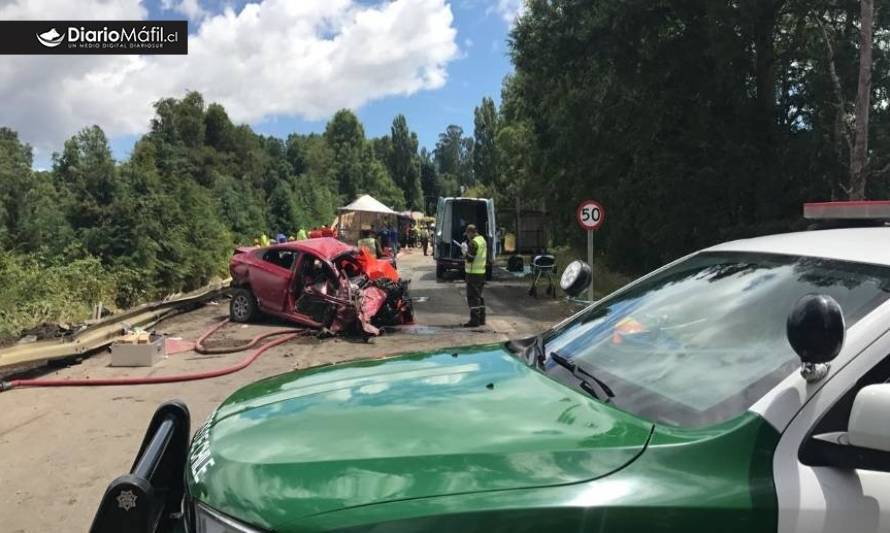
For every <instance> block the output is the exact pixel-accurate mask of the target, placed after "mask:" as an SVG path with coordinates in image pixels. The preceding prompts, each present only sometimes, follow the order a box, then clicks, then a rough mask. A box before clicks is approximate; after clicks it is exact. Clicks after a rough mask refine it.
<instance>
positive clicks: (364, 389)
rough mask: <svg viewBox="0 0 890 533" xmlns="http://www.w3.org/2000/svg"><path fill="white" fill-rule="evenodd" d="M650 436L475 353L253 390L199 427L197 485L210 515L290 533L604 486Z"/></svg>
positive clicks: (538, 377) (529, 373) (528, 372)
mask: <svg viewBox="0 0 890 533" xmlns="http://www.w3.org/2000/svg"><path fill="white" fill-rule="evenodd" d="M651 431H652V424H651V423H649V422H646V421H644V420H641V419H638V418H635V417H632V416H631V415H628V414H625V413H622V412H621V411H618V410H616V409H613V408H611V407H609V406H606V405H603V404H601V403H599V402H597V401H595V400H593V399H592V398H589V397H587V396H584V395H581V394H579V393H577V392H575V391H574V390H571V389H569V388H567V387H565V386H563V385H561V384H559V383H557V382H555V381H553V380H551V379H550V378H548V377H546V376H544V375H542V374H541V373H540V372H538V371H536V370H534V369H531V368H529V367H528V366H526V365H525V364H524V363H523V362H522V361H520V360H518V359H516V358H515V357H513V356H512V355H510V354H509V353H508V352H506V351H505V350H504V349H503V347H502V346H501V345H498V346H487V347H476V348H467V349H460V350H457V351H454V350H449V351H447V352H439V353H430V354H421V355H408V356H403V357H399V358H393V359H388V360H378V361H366V362H360V363H353V364H349V365H339V366H331V367H322V368H317V369H314V370H310V371H306V372H295V373H290V374H284V375H281V376H276V377H273V378H269V379H266V380H263V381H260V382H257V383H254V384H252V385H249V386H247V387H245V388H243V389H241V390H239V391H238V392H236V393H235V394H233V395H232V396H231V397H230V398H229V399H228V400H226V402H224V403H223V405H221V406H220V408H219V409H218V410H217V411H216V413H215V414H214V415H213V416H212V417H211V419H210V420H209V422H208V424H207V425H206V426H205V427H204V428H202V429H201V430H199V431H198V434H197V435H196V437H195V441H194V442H193V445H192V452H191V454H190V462H191V468H190V469H189V472H188V476H187V477H188V481H189V490H190V494H191V495H192V496H193V497H195V498H197V499H199V500H201V501H203V502H205V503H207V504H208V505H210V506H211V507H214V508H216V509H218V510H220V511H222V512H224V513H227V514H229V515H231V516H233V517H236V518H238V519H241V520H244V521H246V522H248V523H251V524H255V525H257V526H260V527H266V528H270V529H281V528H284V527H286V526H287V525H288V524H293V523H295V522H296V521H297V520H298V519H299V518H301V517H305V516H309V515H315V514H320V513H326V512H331V511H336V510H339V509H344V508H348V507H353V506H360V505H368V504H372V503H382V502H387V501H395V500H403V499H414V498H424V497H432V496H442V495H449V494H466V493H472V492H479V491H494V490H506V489H517V488H530V487H541V486H553V485H561V484H570V483H577V482H581V481H586V480H591V479H595V478H598V477H602V476H605V475H608V474H609V473H611V472H614V471H616V470H618V469H620V468H622V467H623V466H625V465H627V464H629V463H630V462H631V461H633V460H634V459H635V458H636V457H637V456H638V455H639V454H640V453H641V452H642V451H643V449H645V446H646V443H647V441H648V439H649V437H650V434H651Z"/></svg>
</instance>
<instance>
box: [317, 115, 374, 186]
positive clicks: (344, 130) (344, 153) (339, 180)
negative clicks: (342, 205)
mask: <svg viewBox="0 0 890 533" xmlns="http://www.w3.org/2000/svg"><path fill="white" fill-rule="evenodd" d="M324 139H325V142H326V144H327V147H328V149H329V150H330V151H331V159H330V170H329V172H330V176H331V179H332V180H333V182H334V183H336V184H337V192H338V193H339V194H340V198H341V200H342V201H343V202H348V201H352V200H354V199H355V198H356V196H358V195H359V194H362V193H363V192H364V191H365V190H366V181H365V175H364V171H365V165H364V164H363V163H364V160H365V159H366V158H365V129H364V128H363V127H362V124H361V122H359V120H358V117H356V116H355V113H353V112H352V111H349V110H348V109H341V110H340V111H337V112H336V113H335V114H334V117H333V118H332V119H331V120H330V122H328V124H327V126H326V127H325V133H324Z"/></svg>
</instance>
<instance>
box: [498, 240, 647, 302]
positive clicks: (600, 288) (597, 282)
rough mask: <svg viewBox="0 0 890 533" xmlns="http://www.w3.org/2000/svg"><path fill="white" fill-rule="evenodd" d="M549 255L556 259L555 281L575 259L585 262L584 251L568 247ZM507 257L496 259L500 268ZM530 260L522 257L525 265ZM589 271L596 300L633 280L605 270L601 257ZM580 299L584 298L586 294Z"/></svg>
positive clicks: (595, 259)
mask: <svg viewBox="0 0 890 533" xmlns="http://www.w3.org/2000/svg"><path fill="white" fill-rule="evenodd" d="M550 253H551V254H553V256H554V257H555V258H556V266H557V279H558V278H559V275H561V274H562V270H563V269H564V268H565V267H566V265H568V264H569V263H571V262H572V261H575V260H577V259H581V260H582V261H587V252H586V251H585V250H574V249H572V248H570V247H569V246H559V247H556V248H552V249H551V250H550ZM508 257H509V255H502V256H500V257H499V258H498V262H499V263H500V265H501V266H504V267H506V265H507V258H508ZM532 258H533V256H528V255H526V256H523V259H524V261H525V264H526V265H530V264H531V260H532ZM591 269H592V271H593V292H594V296H595V297H596V298H602V297H603V296H605V295H607V294H610V293H611V292H613V291H615V290H616V289H619V288H620V287H623V286H624V285H627V284H628V283H629V282H630V281H632V280H633V278H632V277H630V276H627V275H625V274H621V273H619V272H614V271H612V270H609V269H608V268H606V267H605V266H604V260H603V258H602V257H599V258H597V257H595V258H594V261H593V265H592V267H591ZM560 294H561V295H562V291H560ZM582 297H585V298H586V293H585V294H584V295H582Z"/></svg>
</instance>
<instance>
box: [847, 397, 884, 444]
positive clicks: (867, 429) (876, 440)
mask: <svg viewBox="0 0 890 533" xmlns="http://www.w3.org/2000/svg"><path fill="white" fill-rule="evenodd" d="M847 439H848V440H849V442H850V445H852V446H857V447H859V448H866V449H869V450H878V451H882V452H890V384H886V383H881V384H879V385H869V386H867V387H863V388H862V390H860V391H859V392H857V393H856V399H855V400H853V409H852V410H851V411H850V421H849V423H848V424H847Z"/></svg>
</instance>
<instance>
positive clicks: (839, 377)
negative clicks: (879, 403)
mask: <svg viewBox="0 0 890 533" xmlns="http://www.w3.org/2000/svg"><path fill="white" fill-rule="evenodd" d="M888 325H890V305H888V304H887V303H885V304H883V305H881V306H880V307H879V308H878V309H876V310H874V311H873V312H872V313H870V314H869V316H867V317H865V318H864V319H862V320H861V321H860V322H858V323H856V324H855V325H854V326H852V327H851V328H849V329H848V331H847V342H846V344H845V347H844V350H843V352H842V354H841V356H840V357H838V359H836V360H835V361H833V362H832V365H831V366H832V368H831V373H830V374H829V375H828V377H826V378H824V379H823V380H821V381H817V382H815V383H806V382H804V381H803V379H802V378H800V376H799V375H797V374H795V375H794V376H791V378H790V379H792V380H798V381H797V383H796V384H795V386H793V387H790V388H788V389H786V390H785V391H783V396H784V398H776V402H775V403H774V406H775V407H776V408H777V409H776V411H779V410H785V411H789V413H790V414H789V416H793V418H791V420H790V423H789V424H788V426H787V428H786V429H785V431H784V432H783V433H782V437H781V439H780V441H779V444H778V446H777V448H776V453H775V455H774V456H773V472H774V476H775V483H776V493H777V497H778V502H777V503H778V506H779V512H778V531H779V532H780V533H820V532H823V533H835V532H845V533H875V532H879V531H883V532H887V531H890V452H876V453H878V454H883V460H880V461H879V463H881V466H879V467H878V469H872V468H874V465H869V469H862V468H854V467H850V466H838V463H840V462H841V461H839V460H838V459H837V458H838V453H837V449H836V448H835V447H833V446H828V447H827V449H828V451H826V447H825V446H821V447H819V444H820V443H819V442H817V441H818V440H819V439H818V438H816V437H817V436H822V438H823V439H824V438H825V437H826V436H828V435H830V434H832V433H834V434H838V432H845V431H846V430H847V422H848V420H849V417H850V411H851V408H852V404H853V400H854V398H855V396H856V393H857V392H858V391H859V390H861V389H862V388H863V387H865V386H867V385H871V384H875V383H884V382H887V381H890V332H887V327H888ZM845 353H846V354H852V355H846V356H845V355H844V354H845ZM855 354H858V355H855ZM853 355H855V357H854V356H853ZM808 398H809V399H808ZM782 404H784V405H782ZM801 404H802V406H801ZM780 405H781V406H782V407H781V409H780V408H779V406H780ZM789 407H791V409H789ZM798 409H799V410H798ZM794 411H797V412H796V414H794ZM769 416H770V415H769V414H768V411H767V417H768V418H769ZM773 416H775V415H773ZM885 421H886V420H885ZM842 451H843V452H844V453H846V452H848V451H851V450H849V449H847V450H842ZM857 464H858V463H857Z"/></svg>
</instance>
